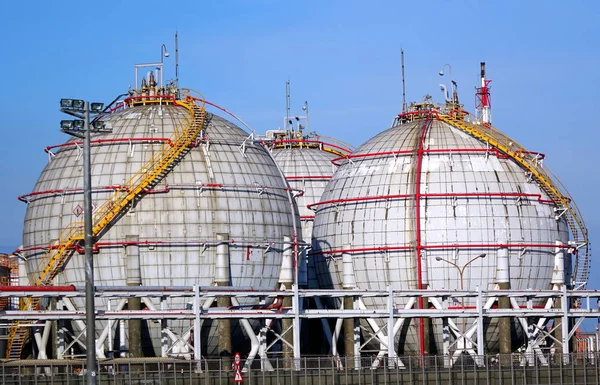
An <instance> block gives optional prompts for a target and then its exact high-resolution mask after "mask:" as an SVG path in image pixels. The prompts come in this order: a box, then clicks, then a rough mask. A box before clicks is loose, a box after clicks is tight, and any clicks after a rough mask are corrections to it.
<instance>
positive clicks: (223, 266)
mask: <svg viewBox="0 0 600 385" xmlns="http://www.w3.org/2000/svg"><path fill="white" fill-rule="evenodd" d="M217 241H218V242H219V243H218V244H217V250H216V252H217V256H216V261H215V284H216V285H217V286H229V285H231V275H230V268H231V256H230V254H229V233H217ZM217 306H218V307H225V308H228V307H230V306H231V298H230V297H218V298H217ZM198 332H200V331H198ZM217 333H218V355H219V356H221V357H222V358H223V359H225V365H227V364H228V362H229V360H230V359H231V356H232V355H233V352H232V347H231V320H229V319H221V320H218V321H217Z"/></svg>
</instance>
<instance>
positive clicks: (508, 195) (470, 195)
mask: <svg viewBox="0 0 600 385" xmlns="http://www.w3.org/2000/svg"><path fill="white" fill-rule="evenodd" d="M419 196H420V197H422V198H461V197H464V198H537V201H538V202H540V203H555V202H554V201H553V200H550V199H542V196H541V194H525V193H505V192H497V193H483V192H482V193H428V194H420V195H419ZM412 197H413V195H411V194H398V195H376V196H370V197H369V196H367V197H356V198H341V199H332V200H328V201H322V202H317V203H312V204H310V205H307V206H306V207H307V208H309V209H311V210H314V207H316V206H321V205H328V204H338V203H352V202H366V201H380V200H389V199H409V198H412Z"/></svg>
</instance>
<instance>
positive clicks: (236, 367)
mask: <svg viewBox="0 0 600 385" xmlns="http://www.w3.org/2000/svg"><path fill="white" fill-rule="evenodd" d="M241 361H242V359H241V357H240V353H235V356H233V369H234V371H235V375H234V376H233V382H244V378H243V377H242V372H240V362H241Z"/></svg>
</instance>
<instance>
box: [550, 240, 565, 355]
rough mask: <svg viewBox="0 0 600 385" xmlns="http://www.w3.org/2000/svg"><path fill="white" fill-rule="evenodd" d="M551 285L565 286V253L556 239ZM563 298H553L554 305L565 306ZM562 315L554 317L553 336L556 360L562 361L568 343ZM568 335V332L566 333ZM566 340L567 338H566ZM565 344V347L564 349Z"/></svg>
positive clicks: (559, 287) (555, 288) (554, 287)
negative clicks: (555, 342) (555, 341)
mask: <svg viewBox="0 0 600 385" xmlns="http://www.w3.org/2000/svg"><path fill="white" fill-rule="evenodd" d="M551 282H552V286H553V289H554V290H562V289H563V288H564V289H566V286H565V254H564V249H563V248H562V243H561V242H560V241H556V248H555V249H554V269H553V270H552V281H551ZM563 300H564V297H563V298H557V299H556V300H555V307H561V308H565V306H566V304H565V303H563ZM562 322H563V317H556V318H555V319H554V326H556V327H555V329H554V338H556V340H557V341H560V343H557V344H555V346H556V350H555V355H556V362H557V363H560V362H562V355H563V354H566V353H568V351H569V349H568V344H567V343H565V342H566V340H565V339H564V337H565V335H564V330H565V328H566V330H567V331H568V325H563V324H562ZM567 336H568V334H567ZM567 340H568V338H567ZM565 346H566V347H567V349H566V350H565V349H564V348H565Z"/></svg>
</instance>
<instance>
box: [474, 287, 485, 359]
mask: <svg viewBox="0 0 600 385" xmlns="http://www.w3.org/2000/svg"><path fill="white" fill-rule="evenodd" d="M483 339H484V337H483V296H482V293H481V287H479V286H477V360H476V362H478V363H479V365H483V355H484V354H485V349H484V348H485V343H484V341H483Z"/></svg>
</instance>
